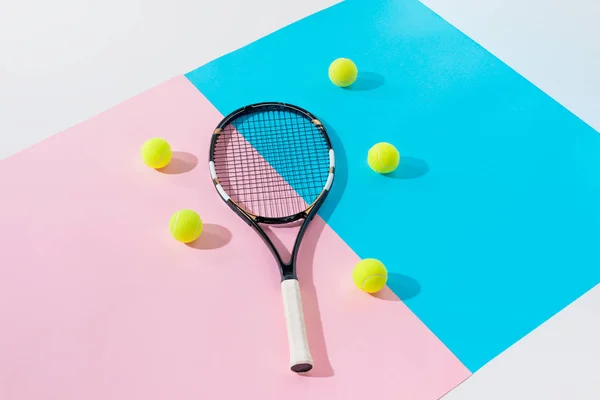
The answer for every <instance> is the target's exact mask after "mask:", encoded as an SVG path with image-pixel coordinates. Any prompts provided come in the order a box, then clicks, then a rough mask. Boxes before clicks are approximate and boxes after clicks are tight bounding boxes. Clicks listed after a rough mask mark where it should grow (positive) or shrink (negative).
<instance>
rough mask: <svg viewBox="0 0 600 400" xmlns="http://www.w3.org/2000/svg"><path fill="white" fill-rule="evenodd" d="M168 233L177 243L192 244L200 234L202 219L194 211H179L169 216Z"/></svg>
mask: <svg viewBox="0 0 600 400" xmlns="http://www.w3.org/2000/svg"><path fill="white" fill-rule="evenodd" d="M169 231H170V232H171V235H173V237H174V238H175V240H177V241H178V242H182V243H190V242H193V241H194V240H196V239H198V237H199V236H200V233H202V219H201V218H200V215H198V213H197V212H196V211H194V210H179V211H177V212H176V213H175V214H173V215H172V216H171V221H170V222H169Z"/></svg>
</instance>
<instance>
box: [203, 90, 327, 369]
mask: <svg viewBox="0 0 600 400" xmlns="http://www.w3.org/2000/svg"><path fill="white" fill-rule="evenodd" d="M269 107H272V108H273V110H281V109H282V107H283V108H287V109H290V110H291V111H293V112H296V113H299V114H301V115H303V116H304V117H305V118H307V119H309V120H310V121H311V122H312V124H313V125H314V126H315V127H316V128H317V129H318V131H319V132H320V133H321V135H322V137H323V138H324V140H325V142H326V144H327V147H328V148H329V174H328V176H327V180H326V182H325V185H324V187H323V189H322V191H321V193H320V194H319V195H318V196H317V198H316V199H315V200H314V201H313V203H312V204H310V205H309V206H308V207H307V208H306V209H305V210H303V211H301V212H299V213H296V214H294V215H289V216H286V217H280V218H268V217H262V216H259V215H255V214H253V213H251V212H250V211H248V210H246V209H244V208H243V207H241V206H240V205H238V204H237V203H236V202H235V201H233V200H232V199H231V197H230V196H229V195H228V194H227V193H226V192H225V190H224V189H223V188H222V186H221V184H220V183H219V179H218V177H217V173H216V169H215V164H214V152H215V146H216V144H217V141H218V138H219V135H220V134H221V133H222V132H223V129H224V128H225V127H226V126H227V125H229V124H230V122H231V121H233V120H234V119H235V118H237V117H239V116H240V115H243V114H246V113H247V112H248V111H251V110H255V109H257V108H266V109H267V111H268V109H269ZM209 170H210V174H211V178H212V181H213V184H214V185H215V188H216V190H217V192H218V193H219V195H220V197H221V199H222V200H223V201H224V202H225V203H226V204H227V205H228V206H229V208H231V209H232V210H233V211H234V212H235V213H236V214H237V215H239V216H240V217H241V218H242V219H243V220H244V221H246V223H247V224H248V225H250V226H251V227H252V228H253V229H254V231H255V232H257V233H258V234H259V236H260V237H261V238H262V240H263V241H264V242H265V243H266V244H267V247H268V248H269V250H270V251H271V253H272V254H273V256H274V257H275V259H276V261H277V264H278V266H279V272H280V274H281V291H282V297H283V307H284V311H285V319H286V325H287V333H288V342H289V350H290V363H289V367H290V369H291V370H292V371H293V372H296V373H302V372H308V371H310V370H311V369H312V368H313V364H314V363H313V359H312V356H311V354H310V349H309V344H308V337H307V334H306V325H305V321H304V311H303V309H302V299H301V293H300V284H299V282H298V277H297V275H296V259H297V257H298V252H299V250H300V244H301V242H302V239H303V237H304V233H305V232H306V228H307V227H308V225H309V223H310V221H311V220H312V219H313V218H314V216H315V215H316V214H317V212H318V211H319V209H320V208H321V205H322V204H323V202H324V201H325V199H326V198H327V195H328V194H329V191H330V189H331V186H332V185H333V180H334V173H335V156H334V152H333V148H332V146H331V141H330V139H329V136H328V134H327V131H326V130H325V127H324V126H323V124H322V123H321V121H319V120H318V119H317V118H316V117H315V116H314V115H313V114H311V113H310V112H308V111H306V110H304V109H302V108H300V107H297V106H294V105H291V104H287V103H281V102H263V103H255V104H250V105H247V106H244V107H241V108H239V109H237V110H235V111H233V112H232V113H231V114H229V115H228V116H227V117H225V118H224V119H223V120H222V121H221V122H220V123H219V125H218V126H217V128H216V129H215V130H214V131H213V135H212V139H211V144H210V150H209ZM293 189H294V188H293ZM294 190H295V189H294ZM300 219H304V221H303V222H302V225H301V226H300V230H299V231H298V235H297V237H296V240H295V242H294V247H293V249H292V252H291V254H290V259H289V261H288V262H284V261H283V259H282V258H281V255H280V254H279V251H278V250H277V248H276V247H275V245H274V244H273V242H272V241H271V239H270V238H269V237H268V235H267V234H266V232H265V231H264V230H263V229H262V228H261V227H260V225H259V224H266V225H282V224H289V223H292V222H295V221H298V220H300Z"/></svg>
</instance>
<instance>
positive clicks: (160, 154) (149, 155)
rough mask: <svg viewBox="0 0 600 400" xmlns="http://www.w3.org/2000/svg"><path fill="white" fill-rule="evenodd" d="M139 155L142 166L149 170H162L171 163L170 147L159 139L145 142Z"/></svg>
mask: <svg viewBox="0 0 600 400" xmlns="http://www.w3.org/2000/svg"><path fill="white" fill-rule="evenodd" d="M140 153H141V155H142V160H144V164H146V165H147V166H149V167H150V168H163V167H165V166H166V165H167V164H168V163H169V162H170V161H171V146H170V145H169V143H167V141H166V140H164V139H161V138H153V139H150V140H147V141H146V142H145V143H144V144H143V145H142V149H141V151H140Z"/></svg>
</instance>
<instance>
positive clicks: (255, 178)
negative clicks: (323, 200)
mask: <svg viewBox="0 0 600 400" xmlns="http://www.w3.org/2000/svg"><path fill="white" fill-rule="evenodd" d="M213 161H214V163H215V170H216V173H217V177H218V179H219V182H220V184H221V186H222V187H223V190H225V192H226V193H227V194H228V195H229V196H230V197H231V198H232V200H233V201H235V202H236V203H238V204H239V205H240V206H241V207H243V208H244V209H246V210H248V211H249V212H251V213H253V214H256V215H259V216H262V217H269V218H282V217H287V216H291V215H296V214H298V213H300V212H302V211H304V210H306V209H307V208H308V207H309V206H310V205H311V204H312V203H313V202H314V201H315V200H316V199H317V198H318V196H319V195H320V194H321V192H322V191H323V189H324V187H325V183H326V181H327V177H328V174H329V145H328V143H327V141H326V140H325V138H324V137H323V135H322V134H321V132H320V130H319V129H318V128H317V127H316V126H315V125H314V124H313V123H312V122H311V120H309V119H308V118H307V117H305V116H303V115H301V114H298V113H296V112H292V111H288V110H287V109H271V110H268V111H265V110H258V111H256V112H251V113H249V114H245V115H242V116H240V117H238V118H236V119H235V120H233V121H232V122H231V123H230V124H229V125H227V126H225V127H224V128H223V131H222V132H221V133H220V134H219V137H218V139H217V142H216V144H215V147H214V154H213Z"/></svg>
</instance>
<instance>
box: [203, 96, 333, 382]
mask: <svg viewBox="0 0 600 400" xmlns="http://www.w3.org/2000/svg"><path fill="white" fill-rule="evenodd" d="M334 164H335V160H334V154H333V149H332V147H331V142H330V140H329V137H328V135H327V132H326V131H325V128H324V127H323V124H322V123H321V122H320V121H319V120H318V119H317V118H316V117H315V116H314V115H312V114H311V113H309V112H308V111H306V110H303V109H302V108H300V107H296V106H293V105H290V104H285V103H257V104H252V105H248V106H245V107H242V108H240V109H238V110H236V111H234V112H232V113H231V114H230V115H228V116H227V117H225V118H224V119H223V121H221V123H220V124H219V125H218V126H217V128H216V129H215V130H214V133H213V135H212V140H211V145H210V162H209V167H210V174H211V176H212V179H213V182H214V184H215V188H216V189H217V192H218V193H219V195H220V196H221V198H222V199H223V200H224V201H225V202H226V203H227V205H228V206H229V207H230V208H231V209H232V210H233V211H235V212H236V213H237V214H238V215H239V216H240V217H241V218H242V219H244V220H245V221H246V223H247V224H248V225H250V226H251V227H252V228H254V230H255V231H256V232H257V233H258V234H259V235H260V237H261V238H262V239H263V240H264V242H265V243H266V244H267V246H268V247H269V249H270V250H271V252H272V253H273V255H274V257H275V259H276V260H277V263H278V264H279V270H280V272H281V292H282V296H283V307H284V312H285V319H286V325H287V333H288V342H289V349H290V369H291V370H292V371H294V372H308V371H310V370H311V369H312V367H313V359H312V356H311V354H310V349H309V345H308V339H307V335H306V326H305V321H304V313H303V310H302V299H301V296H300V285H299V283H298V278H297V276H296V258H297V255H298V249H299V248H300V243H301V242H302V237H303V236H304V233H305V231H306V228H307V226H308V224H309V223H310V221H311V220H312V218H313V217H314V216H315V215H316V214H317V211H318V210H319V208H320V207H321V205H322V204H323V201H324V200H325V198H326V197H327V194H328V193H329V189H330V188H331V185H332V183H333V176H334ZM299 220H304V221H303V222H302V225H301V227H300V230H299V231H298V235H297V237H296V240H295V243H294V248H293V250H292V252H291V256H290V260H289V261H287V262H285V261H284V260H283V259H282V257H281V255H280V254H279V252H278V251H277V249H276V248H275V245H274V244H273V242H272V241H271V240H270V239H269V237H268V236H267V234H266V233H265V231H264V230H263V228H262V227H261V225H273V224H274V225H279V224H287V223H291V222H294V221H299Z"/></svg>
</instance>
